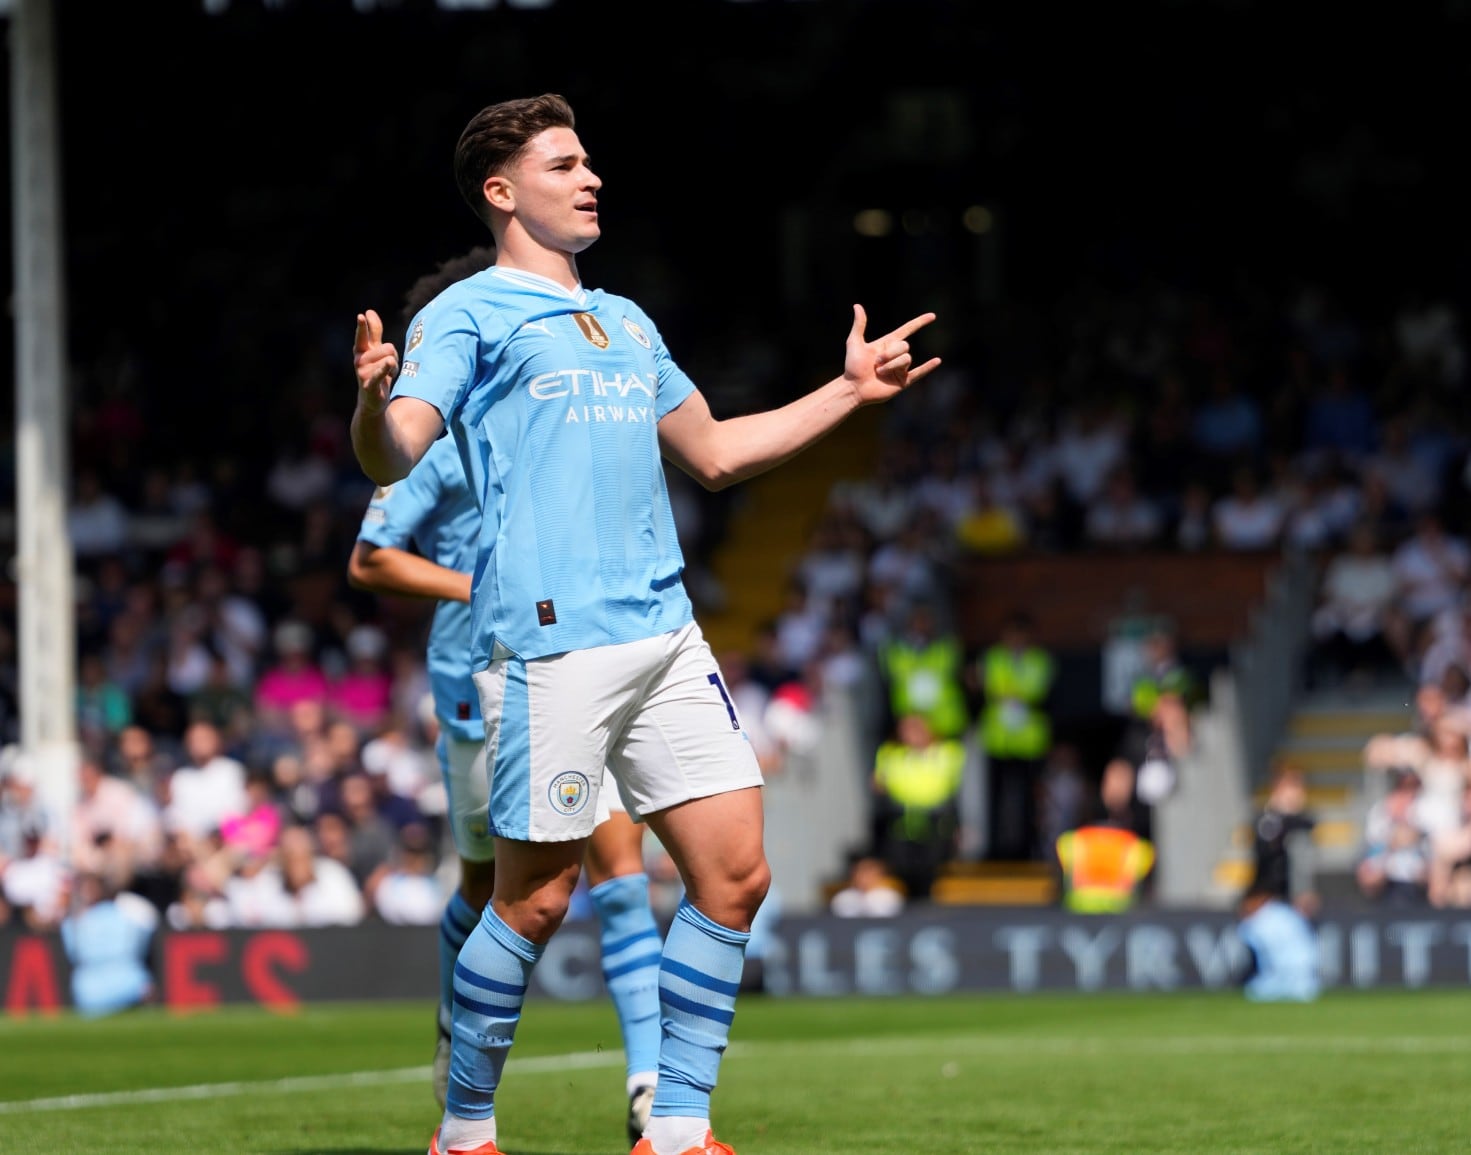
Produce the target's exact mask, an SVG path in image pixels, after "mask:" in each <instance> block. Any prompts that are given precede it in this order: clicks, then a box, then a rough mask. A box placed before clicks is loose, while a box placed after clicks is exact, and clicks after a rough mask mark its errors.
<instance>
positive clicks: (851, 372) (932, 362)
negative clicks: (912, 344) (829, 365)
mask: <svg viewBox="0 0 1471 1155" xmlns="http://www.w3.org/2000/svg"><path fill="white" fill-rule="evenodd" d="M934 319H935V314H933V313H921V314H920V315H919V316H918V317H915V318H914V319H913V320H910V321H906V322H904V324H902V325H900V326H899V327H898V328H897V329H895V330H893V332H890V333H885V334H884V335H883V336H882V337H877V338H875V339H874V340H872V341H869V340H867V339H865V337H864V330H865V329H867V328H868V314H867V313H865V312H864V311H863V306H862V305H854V306H853V328H852V329H851V330H849V332H848V347H847V355H846V356H845V357H844V359H843V377H844V378H845V379H846V380H847V381H848V382H850V383H851V384H852V386H853V390H854V392H855V393H857V394H858V400H859V403H860V404H863V405H872V404H874V403H875V402H878V401H887V400H888V399H889V398H890V397H893V396H894V395H895V394H896V393H902V392H903V391H904V390H905V389H907V388H909V386H911V385H913V384H914V383H915V382H916V381H919V380H921V379H922V378H924V377H927V376H929V374H930V373H932V372H933V371H934V370H935V369H936V368H937V367H938V366H939V364H940V358H938V357H931V358H930V359H929V360H928V361H926V362H925V363H924V364H923V365H920V366H918V367H917V368H916V367H915V365H914V358H913V356H912V354H911V353H910V351H909V338H910V337H911V336H912V335H913V334H914V333H917V332H918V331H919V330H920V329H923V328H924V327H925V326H926V325H928V324H929V323H930V322H931V321H933V320H934Z"/></svg>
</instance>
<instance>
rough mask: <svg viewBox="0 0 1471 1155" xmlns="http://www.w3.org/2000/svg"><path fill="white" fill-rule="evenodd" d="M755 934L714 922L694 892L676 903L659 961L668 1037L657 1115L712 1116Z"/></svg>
mask: <svg viewBox="0 0 1471 1155" xmlns="http://www.w3.org/2000/svg"><path fill="white" fill-rule="evenodd" d="M750 938H751V936H750V935H749V934H747V933H746V932H744V931H739V930H731V929H730V928H729V927H725V926H721V925H720V924H719V923H716V922H712V921H711V920H710V919H708V918H706V917H705V916H704V915H703V914H701V913H700V912H699V911H698V910H696V909H695V908H694V907H693V906H692V905H690V901H689V899H685V900H684V901H682V902H681V903H680V904H679V909H678V910H677V911H675V913H674V921H673V923H672V924H671V925H670V927H669V934H668V936H667V937H666V938H665V940H664V959H663V962H662V963H661V965H660V967H659V1007H660V1011H661V1012H662V1014H663V1023H662V1026H663V1039H662V1045H661V1047H660V1048H659V1085H658V1088H657V1089H656V1090H655V1091H654V1105H653V1107H652V1109H651V1111H650V1114H651V1115H655V1116H670V1115H679V1116H686V1117H691V1118H696V1119H708V1118H709V1117H710V1092H711V1091H713V1090H714V1089H715V1079H716V1075H717V1073H718V1072H719V1070H720V1059H721V1056H722V1055H724V1054H725V1048H726V1045H727V1044H728V1043H729V1042H730V1024H731V1022H732V1021H733V1020H734V1019H735V1003H736V994H737V992H739V990H740V988H741V971H742V969H743V967H744V964H745V957H746V943H747V942H748V941H749V940H750Z"/></svg>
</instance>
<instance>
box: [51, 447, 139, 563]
mask: <svg viewBox="0 0 1471 1155" xmlns="http://www.w3.org/2000/svg"><path fill="white" fill-rule="evenodd" d="M66 529H67V533H68V535H69V536H70V537H71V543H72V551H73V552H74V553H75V554H76V556H77V558H78V559H82V560H85V559H90V558H95V557H101V556H103V555H105V554H110V553H119V552H121V551H122V550H123V549H125V548H127V545H128V537H129V533H130V525H129V519H128V511H127V509H126V508H125V507H124V506H123V503H122V502H121V501H119V500H118V499H117V498H116V497H114V496H113V495H112V494H110V493H108V492H106V491H105V490H104V489H103V488H102V478H101V477H100V476H99V475H98V473H97V471H96V470H94V469H82V470H81V471H79V472H78V473H77V476H76V481H75V482H74V488H73V491H72V499H71V504H70V505H69V506H68V507H67V511H66Z"/></svg>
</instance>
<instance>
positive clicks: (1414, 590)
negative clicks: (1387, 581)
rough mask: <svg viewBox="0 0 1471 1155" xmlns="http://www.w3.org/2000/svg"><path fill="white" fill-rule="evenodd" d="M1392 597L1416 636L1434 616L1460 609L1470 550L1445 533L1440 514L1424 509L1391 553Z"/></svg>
mask: <svg viewBox="0 0 1471 1155" xmlns="http://www.w3.org/2000/svg"><path fill="white" fill-rule="evenodd" d="M1390 564H1391V565H1392V566H1393V567H1394V576H1395V582H1396V589H1395V597H1396V600H1397V601H1398V603H1399V606H1400V608H1401V610H1402V611H1403V612H1404V614H1405V616H1406V617H1407V618H1408V619H1409V623H1410V626H1411V628H1412V629H1413V630H1414V631H1415V632H1416V635H1417V636H1416V637H1415V638H1413V639H1412V644H1413V645H1415V646H1416V648H1417V649H1418V648H1419V643H1420V638H1419V637H1418V635H1419V634H1420V633H1421V632H1422V631H1423V630H1424V627H1425V626H1426V625H1427V624H1428V623H1429V622H1430V621H1431V620H1432V619H1433V618H1435V616H1436V615H1437V614H1440V613H1442V612H1444V611H1445V610H1452V609H1456V608H1458V607H1459V606H1460V604H1461V601H1462V599H1463V597H1464V595H1465V592H1466V581H1467V578H1468V577H1471V548H1468V547H1467V544H1466V542H1465V540H1464V539H1462V538H1460V537H1458V536H1455V535H1453V534H1450V533H1447V532H1446V530H1445V526H1444V524H1443V523H1442V521H1441V518H1440V515H1439V514H1438V513H1437V512H1435V511H1434V510H1427V511H1425V512H1424V513H1421V514H1420V516H1419V517H1417V518H1416V519H1415V530H1414V532H1413V533H1412V534H1411V535H1410V536H1409V537H1408V538H1406V539H1405V540H1404V541H1402V542H1401V543H1400V544H1399V545H1398V546H1397V547H1396V548H1395V551H1394V553H1393V554H1391V555H1390Z"/></svg>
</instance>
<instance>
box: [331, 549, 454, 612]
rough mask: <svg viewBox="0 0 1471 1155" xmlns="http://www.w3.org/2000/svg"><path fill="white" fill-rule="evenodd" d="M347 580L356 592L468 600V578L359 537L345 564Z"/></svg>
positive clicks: (404, 552)
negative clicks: (365, 591) (357, 590)
mask: <svg viewBox="0 0 1471 1155" xmlns="http://www.w3.org/2000/svg"><path fill="white" fill-rule="evenodd" d="M347 580H348V582H349V583H350V584H351V585H352V586H353V587H354V588H356V589H360V590H368V591H370V592H372V593H375V594H397V595H399V596H401V597H411V598H435V599H437V600H438V601H444V602H468V601H469V600H470V575H469V574H467V573H461V572H460V571H459V570H453V569H449V568H447V567H446V566H442V565H439V564H437V563H436V562H432V561H430V560H429V559H428V558H427V557H424V556H422V555H421V554H417V553H413V552H412V551H410V550H406V549H396V548H394V547H393V546H382V545H374V544H373V543H372V542H369V541H363V540H362V539H361V538H360V539H359V540H358V542H357V544H355V545H354V546H353V548H352V556H351V557H350V558H349V559H348V562H347Z"/></svg>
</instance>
